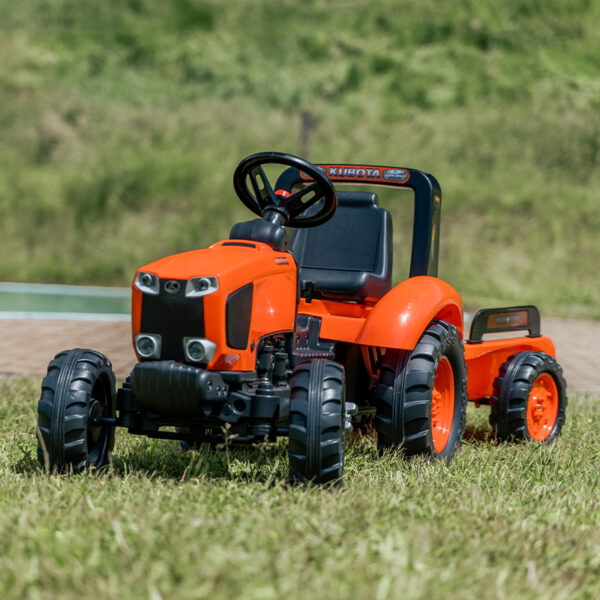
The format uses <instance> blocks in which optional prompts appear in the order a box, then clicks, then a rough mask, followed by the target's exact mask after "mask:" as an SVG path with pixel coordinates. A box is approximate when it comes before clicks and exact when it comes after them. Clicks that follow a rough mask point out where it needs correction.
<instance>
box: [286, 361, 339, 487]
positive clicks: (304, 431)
mask: <svg viewBox="0 0 600 600" xmlns="http://www.w3.org/2000/svg"><path fill="white" fill-rule="evenodd" d="M344 400H345V377H344V367H343V366H342V365H340V364H338V363H336V362H334V361H331V360H325V359H322V358H317V359H313V360H311V361H307V362H303V363H301V364H299V365H298V366H296V368H295V369H294V373H293V375H292V379H291V396H290V425H289V437H290V440H289V447H288V454H289V459H290V479H291V480H292V481H294V482H313V483H327V482H328V481H337V480H340V479H341V477H342V475H343V473H344V437H345V436H344Z"/></svg>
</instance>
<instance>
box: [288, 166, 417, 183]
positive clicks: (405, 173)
mask: <svg viewBox="0 0 600 600" xmlns="http://www.w3.org/2000/svg"><path fill="white" fill-rule="evenodd" d="M316 166H317V167H318V168H319V169H320V170H321V171H323V173H325V175H327V176H328V177H329V178H330V179H331V180H332V181H348V180H350V181H356V182H361V183H368V182H373V183H375V182H379V183H394V184H398V183H399V184H404V183H406V182H407V181H408V180H409V179H410V171H409V170H408V169H395V168H393V167H376V166H373V165H316ZM300 175H301V177H302V178H303V179H310V178H309V177H307V176H306V174H305V173H300Z"/></svg>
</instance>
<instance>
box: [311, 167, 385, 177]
mask: <svg viewBox="0 0 600 600" xmlns="http://www.w3.org/2000/svg"><path fill="white" fill-rule="evenodd" d="M328 169H329V170H328ZM321 170H322V171H325V174H326V175H327V176H328V177H352V178H353V177H356V178H358V179H364V178H365V177H366V178H368V179H379V177H381V175H380V174H379V169H378V168H377V167H326V168H321Z"/></svg>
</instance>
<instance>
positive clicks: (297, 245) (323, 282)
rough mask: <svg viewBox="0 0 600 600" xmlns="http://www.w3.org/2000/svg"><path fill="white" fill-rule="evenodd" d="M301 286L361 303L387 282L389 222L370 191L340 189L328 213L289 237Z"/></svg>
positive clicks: (316, 293)
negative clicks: (319, 222)
mask: <svg viewBox="0 0 600 600" xmlns="http://www.w3.org/2000/svg"><path fill="white" fill-rule="evenodd" d="M292 253H293V254H294V258H295V259H296V263H297V264H298V267H299V271H298V276H299V278H300V285H301V289H302V290H304V291H305V295H306V292H310V293H311V295H312V296H313V297H323V298H332V299H340V300H349V301H355V302H363V301H365V300H368V299H375V300H376V299H378V298H380V297H381V296H383V295H384V294H385V293H386V292H387V291H388V290H389V289H390V287H391V276H392V222H391V218H390V215H389V213H388V212H387V210H385V209H383V208H380V207H379V206H378V204H377V195H376V194H373V193H369V192H339V193H338V207H337V210H336V212H335V214H334V215H333V217H332V218H331V219H330V220H329V221H327V222H326V223H324V224H323V225H319V226H318V227H312V228H307V229H299V230H297V231H296V232H295V233H294V237H293V239H292Z"/></svg>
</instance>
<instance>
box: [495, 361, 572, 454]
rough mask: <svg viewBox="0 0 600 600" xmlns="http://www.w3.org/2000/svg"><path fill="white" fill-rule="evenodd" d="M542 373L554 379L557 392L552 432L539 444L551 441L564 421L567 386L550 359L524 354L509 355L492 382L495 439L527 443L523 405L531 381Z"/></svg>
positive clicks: (528, 438)
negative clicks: (556, 412) (525, 441)
mask: <svg viewBox="0 0 600 600" xmlns="http://www.w3.org/2000/svg"><path fill="white" fill-rule="evenodd" d="M542 373H548V374H550V375H551V376H552V378H553V379H554V382H555V383H556V388H557V391H558V398H559V401H558V414H557V416H556V421H555V423H554V427H553V428H552V432H551V433H550V435H549V436H548V437H547V438H546V439H545V440H543V442H542V443H545V444H547V443H550V442H552V441H553V440H555V439H556V438H557V437H558V436H559V435H560V432H561V430H562V427H563V425H564V424H565V419H566V409H567V383H566V381H565V378H564V377H563V373H562V368H561V366H560V365H559V364H558V362H556V360H555V359H554V358H552V357H551V356H549V355H548V354H545V353H543V352H533V351H525V352H519V353H518V354H515V355H513V356H511V357H510V358H509V359H508V360H507V361H506V362H505V363H504V364H503V365H502V366H501V367H500V374H499V376H498V377H496V379H495V380H494V396H493V398H492V411H491V413H490V424H491V425H492V427H493V429H494V430H495V431H496V435H497V436H498V439H499V440H502V441H521V440H530V439H531V434H530V432H529V429H528V427H527V402H528V400H529V392H530V391H531V388H532V386H533V382H534V381H535V380H536V379H537V377H538V376H539V375H541V374H542Z"/></svg>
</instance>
